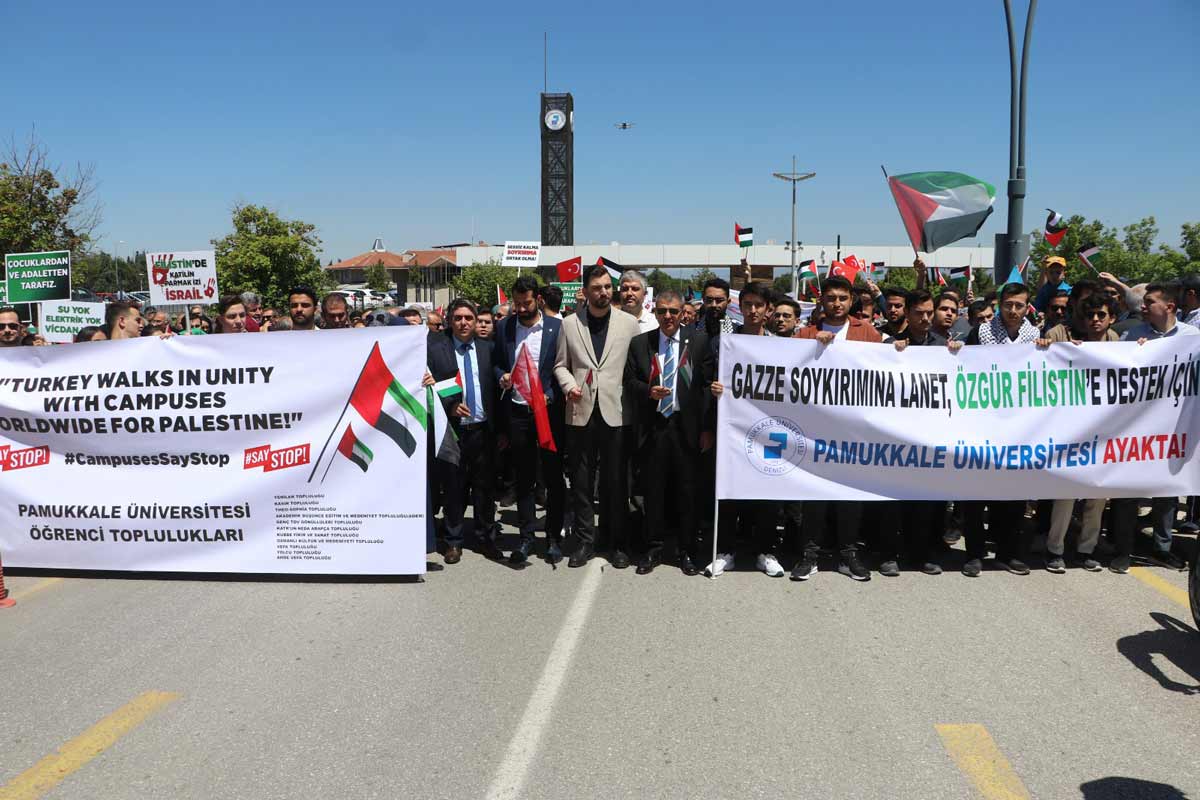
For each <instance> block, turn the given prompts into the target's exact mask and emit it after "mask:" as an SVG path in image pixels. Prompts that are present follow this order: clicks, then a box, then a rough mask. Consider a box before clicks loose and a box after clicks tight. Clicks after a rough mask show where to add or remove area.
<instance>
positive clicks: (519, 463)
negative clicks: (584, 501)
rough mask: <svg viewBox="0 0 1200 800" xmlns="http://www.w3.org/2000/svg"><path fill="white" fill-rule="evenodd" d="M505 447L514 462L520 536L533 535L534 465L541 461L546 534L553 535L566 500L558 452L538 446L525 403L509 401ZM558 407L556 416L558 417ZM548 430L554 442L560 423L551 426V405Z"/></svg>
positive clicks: (557, 440)
mask: <svg viewBox="0 0 1200 800" xmlns="http://www.w3.org/2000/svg"><path fill="white" fill-rule="evenodd" d="M509 412H510V413H509V431H508V449H509V452H510V454H511V456H510V457H511V460H512V463H513V464H515V465H516V467H517V469H516V477H517V526H518V527H519V528H520V529H521V538H522V539H532V538H533V526H534V523H535V522H536V521H537V504H536V502H535V499H534V497H535V495H536V489H537V473H538V470H537V465H539V464H540V465H541V471H542V482H543V483H544V484H545V487H546V538H547V539H556V538H558V537H559V536H560V535H562V528H563V505H564V504H565V502H566V485H565V482H564V481H563V467H562V456H560V455H559V454H558V453H557V452H554V451H551V450H545V449H543V448H541V447H539V446H538V438H537V426H536V425H535V423H534V421H533V413H532V412H531V411H530V410H529V407H528V406H523V405H518V404H517V403H512V407H511V408H510V409H509ZM562 413H563V412H562V409H561V408H560V409H558V415H557V416H558V417H559V418H561V417H562ZM550 419H551V426H550V427H551V429H552V430H551V432H552V433H553V435H554V441H555V446H556V447H557V446H561V445H560V444H559V443H560V441H561V440H562V439H563V438H564V437H563V431H562V427H561V426H559V429H558V430H553V428H554V423H553V420H554V419H555V409H553V408H551V409H550Z"/></svg>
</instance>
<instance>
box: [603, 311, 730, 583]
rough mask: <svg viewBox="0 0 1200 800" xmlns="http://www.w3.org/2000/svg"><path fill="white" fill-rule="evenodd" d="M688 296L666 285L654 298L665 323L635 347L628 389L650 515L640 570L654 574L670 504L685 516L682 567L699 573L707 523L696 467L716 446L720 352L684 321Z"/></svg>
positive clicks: (679, 518) (638, 340) (682, 520)
mask: <svg viewBox="0 0 1200 800" xmlns="http://www.w3.org/2000/svg"><path fill="white" fill-rule="evenodd" d="M682 314H683V298H682V297H680V296H679V293H678V292H676V291H673V290H666V291H664V292H662V293H661V294H659V295H658V296H657V297H655V298H654V316H655V318H656V319H657V320H658V329H657V330H652V331H648V332H646V333H643V334H640V335H639V336H638V337H637V338H635V339H634V340H633V342H632V343H631V344H630V345H629V357H628V358H627V359H626V362H625V389H626V392H627V394H628V395H629V398H630V400H631V402H633V403H635V404H636V405H637V420H636V422H635V425H636V436H635V438H634V441H636V443H637V451H636V454H635V455H634V457H635V458H637V459H638V460H639V461H640V462H641V467H642V469H641V475H642V481H643V483H644V488H645V491H646V495H645V496H646V519H645V527H644V529H643V530H642V536H641V542H640V547H639V551H640V552H639V559H638V567H637V573H638V574H639V575H645V574H647V573H649V572H651V571H652V570H653V569H654V568H655V567H656V566H657V565H658V564H659V563H660V562H661V557H662V549H663V542H664V539H665V532H666V528H667V510H668V508H670V509H672V510H674V512H675V516H674V520H675V521H677V522H678V525H679V527H678V531H677V534H678V538H677V541H676V551H677V554H678V558H679V568H680V570H682V572H683V573H684V574H685V575H695V574H696V572H697V570H696V566H695V558H696V556H697V555H698V552H697V548H698V546H699V535H700V523H699V514H698V510H697V509H698V506H697V503H698V502H699V498H697V497H696V469H697V465H698V463H699V461H700V452H701V451H702V450H708V449H710V448H711V447H712V446H713V441H714V433H715V431H714V425H713V423H715V421H716V418H715V415H714V414H710V411H711V406H712V397H711V395H710V394H709V392H708V385H709V383H711V382H712V373H713V354H712V348H711V347H709V343H708V337H707V336H705V335H704V333H703V332H701V331H697V330H694V329H687V328H684V327H682V326H681V325H680V322H681V319H682Z"/></svg>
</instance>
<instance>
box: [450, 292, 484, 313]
mask: <svg viewBox="0 0 1200 800" xmlns="http://www.w3.org/2000/svg"><path fill="white" fill-rule="evenodd" d="M460 308H465V309H467V310H468V311H470V312H471V316H473V317H478V316H479V309H477V308H476V307H475V304H474V303H472V302H471V301H470V300H468V299H467V298H465V297H458V298H455V299H454V300H451V301H450V305H448V306H446V317H453V316H454V312H455V311H457V310H458V309H460Z"/></svg>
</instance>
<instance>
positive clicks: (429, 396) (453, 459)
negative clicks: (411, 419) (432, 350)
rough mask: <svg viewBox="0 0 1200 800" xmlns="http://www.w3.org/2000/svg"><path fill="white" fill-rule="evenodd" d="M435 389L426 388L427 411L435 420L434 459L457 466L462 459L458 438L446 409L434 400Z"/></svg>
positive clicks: (433, 387)
mask: <svg viewBox="0 0 1200 800" xmlns="http://www.w3.org/2000/svg"><path fill="white" fill-rule="evenodd" d="M435 388H436V387H435V386H427V387H426V388H425V410H426V411H427V412H428V413H429V418H430V419H432V420H433V442H434V446H435V447H436V448H437V450H436V452H434V454H433V457H434V458H438V459H441V460H442V461H446V462H449V463H451V464H454V465H456V466H457V465H458V462H459V459H460V458H461V452H460V451H459V449H458V437H457V436H455V435H454V428H452V427H451V426H450V420H449V419H448V418H447V417H446V409H445V408H443V407H442V404H441V403H439V402H438V401H437V400H435V399H434V389H435Z"/></svg>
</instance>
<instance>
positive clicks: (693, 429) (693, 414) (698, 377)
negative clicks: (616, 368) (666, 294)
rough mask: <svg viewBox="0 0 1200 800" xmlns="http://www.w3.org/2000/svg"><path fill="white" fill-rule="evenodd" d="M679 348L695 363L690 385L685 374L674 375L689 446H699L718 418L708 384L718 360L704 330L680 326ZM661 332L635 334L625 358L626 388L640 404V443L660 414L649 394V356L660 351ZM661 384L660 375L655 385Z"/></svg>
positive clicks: (681, 417)
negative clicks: (684, 381)
mask: <svg viewBox="0 0 1200 800" xmlns="http://www.w3.org/2000/svg"><path fill="white" fill-rule="evenodd" d="M678 335H679V342H680V350H681V351H685V350H686V352H687V360H688V361H689V362H691V365H692V380H691V383H689V384H688V385H687V386H684V384H683V376H682V375H677V376H676V378H675V391H676V392H678V393H679V410H678V411H676V412H675V413H676V414H679V415H681V416H680V422H681V423H682V425H683V432H684V436H685V437H686V439H687V442H688V444H689V445H690V446H692V447H696V448H698V447H699V446H700V433H701V431H711V430H714V429H715V422H716V417H715V415H713V414H711V413H710V407H711V406H712V405H713V402H712V401H713V397H712V395H711V394H710V393H709V385H710V384H711V383H712V381H713V376H714V373H715V362H714V360H713V357H712V348H710V347H709V342H708V337H707V336H706V335H705V334H704V333H703V332H701V331H697V330H694V329H690V328H684V327H681V328H680V329H679V334H678ZM658 345H659V332H658V331H657V330H653V331H647V332H646V333H643V334H639V335H638V336H636V337H634V339H633V341H632V342H630V343H629V357H628V358H627V359H626V360H625V390H626V391H627V392H628V393H629V396H630V397H631V398H633V399H634V402H636V403H637V419H636V422H635V425H636V426H637V429H638V442H639V443H641V442H643V441H644V440H645V438H646V436H647V435H648V434H649V433H650V431H651V430H653V426H654V423H655V415H656V414H657V413H658V401H657V400H653V399H651V397H650V387H651V385H652V384H651V383H650V369H651V367H650V357H651V356H652V355H655V354H657V353H658ZM660 383H661V378H655V379H654V384H653V385H654V386H658V385H660Z"/></svg>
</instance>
